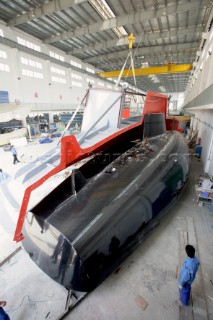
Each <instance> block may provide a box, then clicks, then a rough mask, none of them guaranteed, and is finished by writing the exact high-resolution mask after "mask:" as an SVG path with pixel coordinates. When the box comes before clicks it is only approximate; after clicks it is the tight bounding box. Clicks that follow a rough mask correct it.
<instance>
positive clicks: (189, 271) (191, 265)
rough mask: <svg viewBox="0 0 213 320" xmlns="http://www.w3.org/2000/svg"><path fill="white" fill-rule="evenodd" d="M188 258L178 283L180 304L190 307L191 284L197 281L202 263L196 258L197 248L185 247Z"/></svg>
mask: <svg viewBox="0 0 213 320" xmlns="http://www.w3.org/2000/svg"><path fill="white" fill-rule="evenodd" d="M185 250H186V254H187V256H188V258H187V259H186V260H185V261H184V263H183V265H182V268H181V270H180V276H179V281H178V286H179V294H180V304H182V305H184V306H188V304H189V299H190V292H191V284H192V282H193V281H194V279H195V276H196V273H197V270H198V267H199V265H200V262H199V260H198V258H197V257H196V256H195V248H194V247H193V246H192V245H190V244H188V245H186V247H185Z"/></svg>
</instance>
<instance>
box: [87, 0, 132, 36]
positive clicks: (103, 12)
mask: <svg viewBox="0 0 213 320" xmlns="http://www.w3.org/2000/svg"><path fill="white" fill-rule="evenodd" d="M89 3H90V4H91V5H92V6H93V8H94V9H95V10H96V11H97V12H98V14H99V15H100V16H101V17H102V19H103V20H108V19H110V18H115V14H114V12H113V11H112V10H111V9H110V7H109V6H108V4H107V3H106V1H105V0H90V1H89ZM112 30H113V31H114V32H115V34H116V35H117V36H118V38H120V37H122V36H127V35H128V33H127V32H126V30H125V29H124V28H123V27H115V28H112Z"/></svg>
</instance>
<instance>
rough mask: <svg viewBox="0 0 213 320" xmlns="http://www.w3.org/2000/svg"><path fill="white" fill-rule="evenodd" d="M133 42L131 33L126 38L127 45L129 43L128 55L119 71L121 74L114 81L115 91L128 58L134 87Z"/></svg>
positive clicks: (133, 38)
mask: <svg viewBox="0 0 213 320" xmlns="http://www.w3.org/2000/svg"><path fill="white" fill-rule="evenodd" d="M134 42H135V37H134V35H133V33H130V35H129V37H128V43H129V54H128V56H127V58H126V60H125V62H124V65H123V67H122V69H121V72H120V74H119V76H118V79H117V81H116V84H115V89H116V88H117V87H118V85H119V83H120V80H121V77H122V75H123V72H124V69H125V66H126V64H127V61H128V59H129V57H130V63H131V68H132V73H133V78H134V83H135V86H136V78H135V68H134V60H133V56H132V45H133V43H134Z"/></svg>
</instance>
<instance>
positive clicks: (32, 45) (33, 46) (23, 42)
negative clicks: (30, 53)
mask: <svg viewBox="0 0 213 320" xmlns="http://www.w3.org/2000/svg"><path fill="white" fill-rule="evenodd" d="M17 41H18V43H19V44H21V45H22V46H25V47H27V48H30V49H32V50H35V51H38V52H41V47H40V46H38V45H37V44H35V43H33V42H29V41H27V40H24V39H22V38H20V37H17Z"/></svg>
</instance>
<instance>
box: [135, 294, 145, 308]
mask: <svg viewBox="0 0 213 320" xmlns="http://www.w3.org/2000/svg"><path fill="white" fill-rule="evenodd" d="M135 301H136V303H137V305H138V306H139V307H140V308H141V309H142V310H145V309H146V307H147V306H148V303H147V302H146V301H145V300H144V299H143V298H142V297H141V296H140V295H137V296H136V298H135Z"/></svg>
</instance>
